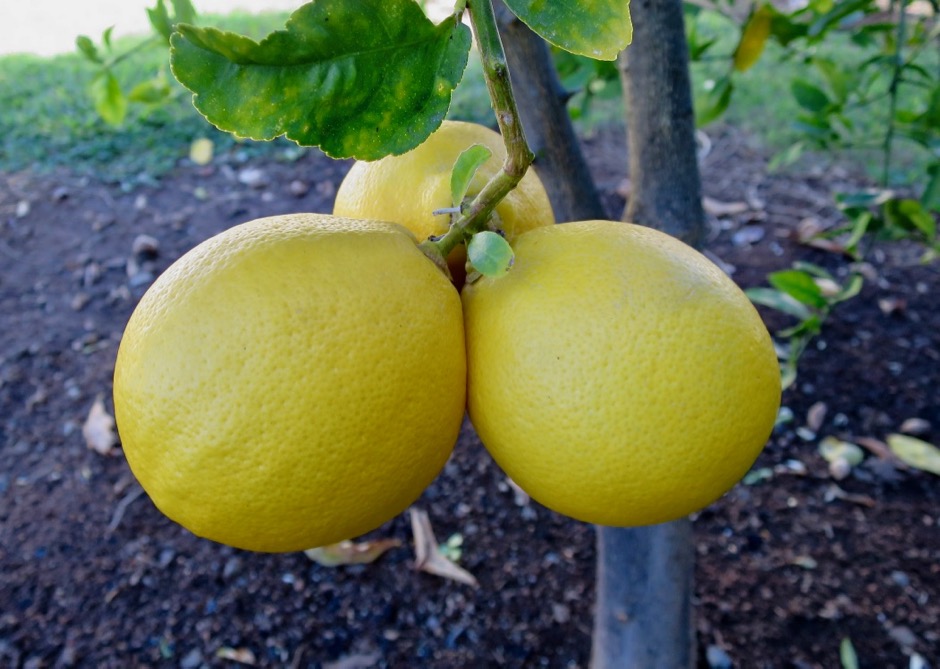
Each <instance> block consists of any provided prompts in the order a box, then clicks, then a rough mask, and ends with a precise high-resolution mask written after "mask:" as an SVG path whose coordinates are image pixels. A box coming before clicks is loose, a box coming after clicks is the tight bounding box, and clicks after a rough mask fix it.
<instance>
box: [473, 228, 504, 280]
mask: <svg viewBox="0 0 940 669" xmlns="http://www.w3.org/2000/svg"><path fill="white" fill-rule="evenodd" d="M467 259H468V260H469V261H470V264H471V265H473V268H474V269H475V270H477V271H478V272H479V273H480V274H482V275H484V276H499V275H500V274H505V273H506V271H507V270H509V268H510V267H512V263H513V260H514V259H515V256H514V254H513V252H512V247H511V246H509V242H507V241H506V240H505V239H503V237H502V235H498V234H496V233H495V232H490V231H489V230H485V231H483V232H478V233H477V234H475V235H473V237H471V238H470V243H469V244H467Z"/></svg>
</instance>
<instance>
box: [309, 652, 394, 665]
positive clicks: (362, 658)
mask: <svg viewBox="0 0 940 669" xmlns="http://www.w3.org/2000/svg"><path fill="white" fill-rule="evenodd" d="M381 661H382V654H381V653H379V652H378V651H371V652H367V653H353V654H352V655H344V656H343V657H341V658H339V659H338V660H335V661H334V662H324V663H323V669H372V667H375V666H378V664H379V662H381Z"/></svg>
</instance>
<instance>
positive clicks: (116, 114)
mask: <svg viewBox="0 0 940 669" xmlns="http://www.w3.org/2000/svg"><path fill="white" fill-rule="evenodd" d="M91 99H92V101H93V102H94V104H95V110H96V111H97V112H98V115H99V116H100V117H101V118H102V119H104V121H105V122H106V123H109V124H111V125H113V126H119V125H121V123H123V122H124V117H125V116H126V115H127V98H126V97H124V93H123V92H122V91H121V85H120V84H119V83H118V80H117V79H116V78H115V77H114V75H113V74H111V73H110V72H101V73H100V74H99V75H98V76H96V77H95V78H94V79H93V80H92V82H91Z"/></svg>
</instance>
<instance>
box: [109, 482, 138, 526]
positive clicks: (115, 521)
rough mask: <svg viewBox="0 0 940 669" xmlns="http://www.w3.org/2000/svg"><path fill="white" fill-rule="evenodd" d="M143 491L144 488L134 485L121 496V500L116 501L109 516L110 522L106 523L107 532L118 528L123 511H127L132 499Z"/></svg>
mask: <svg viewBox="0 0 940 669" xmlns="http://www.w3.org/2000/svg"><path fill="white" fill-rule="evenodd" d="M143 493H144V489H143V488H141V487H140V486H139V485H135V486H134V488H133V489H132V490H131V491H130V492H128V493H127V494H126V495H124V497H122V498H121V501H120V502H118V503H117V506H116V507H114V515H113V516H111V522H110V523H108V534H110V533H111V532H114V530H116V529H117V528H118V525H120V524H121V520H123V518H124V513H125V512H126V511H127V507H129V506H130V505H131V504H132V503H133V502H134V500H136V499H137V498H138V497H140V496H141V495H142V494H143Z"/></svg>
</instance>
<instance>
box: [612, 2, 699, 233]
mask: <svg viewBox="0 0 940 669" xmlns="http://www.w3.org/2000/svg"><path fill="white" fill-rule="evenodd" d="M630 8H631V13H632V15H633V44H632V45H631V46H630V47H629V48H628V49H627V50H626V51H624V52H623V53H622V54H621V56H620V60H619V66H620V73H621V77H622V79H623V84H624V93H625V95H626V103H627V110H628V111H627V142H628V144H629V147H630V182H631V193H630V201H629V203H628V204H627V209H626V211H625V212H624V220H628V221H632V222H635V223H642V224H643V225H649V226H651V227H654V228H658V229H660V230H663V231H665V232H668V233H669V234H671V235H673V236H675V237H678V238H680V239H682V240H683V241H685V242H687V243H689V244H691V245H692V246H699V245H700V244H701V243H702V240H703V238H704V230H705V222H704V221H705V215H704V213H703V212H702V185H701V181H700V177H699V172H698V163H697V162H696V151H695V112H694V109H693V107H692V87H691V85H690V83H689V50H688V45H687V44H686V41H685V28H684V26H683V17H682V2H681V1H680V0H633V2H632V3H631V4H630Z"/></svg>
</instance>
